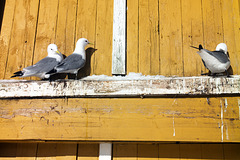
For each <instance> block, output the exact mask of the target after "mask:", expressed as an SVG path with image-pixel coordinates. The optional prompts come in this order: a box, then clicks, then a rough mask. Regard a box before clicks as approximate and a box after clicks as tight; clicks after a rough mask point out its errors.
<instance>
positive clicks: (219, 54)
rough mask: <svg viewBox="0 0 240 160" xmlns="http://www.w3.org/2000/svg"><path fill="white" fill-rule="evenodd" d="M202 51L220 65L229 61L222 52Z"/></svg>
mask: <svg viewBox="0 0 240 160" xmlns="http://www.w3.org/2000/svg"><path fill="white" fill-rule="evenodd" d="M203 50H204V51H206V52H207V53H208V54H210V55H211V56H213V57H215V58H216V59H218V60H219V61H220V62H221V63H226V62H228V61H229V59H228V56H227V55H226V54H225V53H224V52H223V51H209V50H207V49H203Z"/></svg>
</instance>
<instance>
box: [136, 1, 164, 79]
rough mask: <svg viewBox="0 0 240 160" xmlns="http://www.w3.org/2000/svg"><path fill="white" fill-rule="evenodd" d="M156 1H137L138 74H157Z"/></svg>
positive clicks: (157, 36) (157, 29)
mask: <svg viewBox="0 0 240 160" xmlns="http://www.w3.org/2000/svg"><path fill="white" fill-rule="evenodd" d="M158 15H159V14H158V0H150V1H145V0H139V72H141V73H143V74H144V75H149V74H153V75H156V74H159V23H158V22H159V20H158V19H159V17H158Z"/></svg>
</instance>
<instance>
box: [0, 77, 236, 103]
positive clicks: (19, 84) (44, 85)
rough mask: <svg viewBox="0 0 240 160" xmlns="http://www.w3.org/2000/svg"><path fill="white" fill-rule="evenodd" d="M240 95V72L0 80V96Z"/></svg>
mask: <svg viewBox="0 0 240 160" xmlns="http://www.w3.org/2000/svg"><path fill="white" fill-rule="evenodd" d="M177 95H181V96H186V97H189V96H206V95H212V96H215V95H218V96H219V95H224V96H225V95H235V96H240V76H233V78H225V77H222V78H212V77H205V76H202V77H168V78H159V79H151V78H150V79H141V80H137V79H136V80H125V78H121V79H120V80H110V79H108V78H106V79H105V80H62V81H58V82H48V81H17V80H16V81H7V80H1V81H0V98H23V97H25V98H33V97H35V98H37V97H45V98H48V97H50V98H54V97H136V96H139V97H140V96H145V97H147V96H164V97H167V96H169V97H172V96H177Z"/></svg>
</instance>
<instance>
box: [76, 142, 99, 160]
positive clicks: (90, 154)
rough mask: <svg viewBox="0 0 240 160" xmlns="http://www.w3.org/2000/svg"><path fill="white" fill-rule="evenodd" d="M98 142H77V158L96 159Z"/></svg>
mask: <svg viewBox="0 0 240 160" xmlns="http://www.w3.org/2000/svg"><path fill="white" fill-rule="evenodd" d="M98 157H99V144H82V143H80V144H78V157H77V159H78V160H98Z"/></svg>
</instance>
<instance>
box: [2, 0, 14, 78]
mask: <svg viewBox="0 0 240 160" xmlns="http://www.w3.org/2000/svg"><path fill="white" fill-rule="evenodd" d="M15 2H16V1H15V0H12V1H6V4H5V9H4V11H5V12H4V16H3V20H2V24H1V25H2V28H1V35H0V51H1V52H0V57H1V59H0V68H1V70H2V71H1V72H0V79H4V74H5V71H6V62H7V57H8V54H9V44H10V41H11V33H12V24H13V19H14V11H15Z"/></svg>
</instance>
